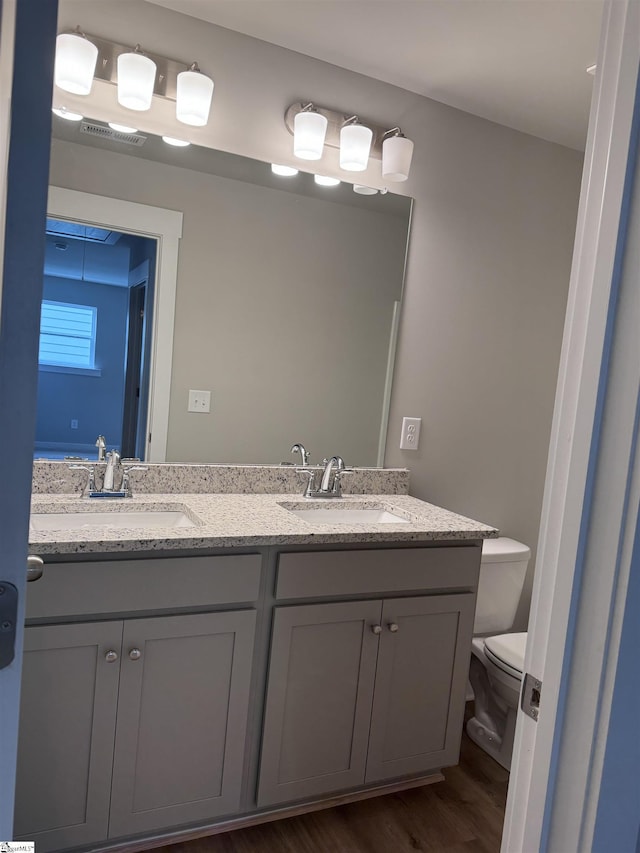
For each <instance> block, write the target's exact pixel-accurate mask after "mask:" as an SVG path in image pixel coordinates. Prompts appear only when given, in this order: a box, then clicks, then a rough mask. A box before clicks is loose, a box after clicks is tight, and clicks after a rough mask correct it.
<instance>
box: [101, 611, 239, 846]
mask: <svg viewBox="0 0 640 853" xmlns="http://www.w3.org/2000/svg"><path fill="white" fill-rule="evenodd" d="M254 630H255V611H252V610H245V611H234V612H227V613H203V614H196V615H191V616H170V617H163V618H148V619H135V620H131V621H128V622H126V623H125V629H124V637H123V652H122V665H121V676H120V697H119V703H118V724H117V731H116V748H115V758H114V765H113V785H112V797H111V820H110V824H109V836H110V837H111V838H113V837H118V836H122V835H129V834H132V833H136V832H144V831H147V830H151V829H159V828H162V827H165V826H173V825H178V824H182V823H190V822H196V821H202V820H207V819H209V818H213V817H216V816H218V815H223V814H230V813H232V812H234V811H237V810H238V809H239V806H240V787H241V781H242V766H243V757H244V742H245V733H246V722H247V712H248V704H249V682H250V674H251V661H252V656H253V639H254Z"/></svg>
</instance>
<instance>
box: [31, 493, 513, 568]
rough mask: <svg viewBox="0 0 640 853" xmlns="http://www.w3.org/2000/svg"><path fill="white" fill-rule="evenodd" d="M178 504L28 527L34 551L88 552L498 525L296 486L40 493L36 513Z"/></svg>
mask: <svg viewBox="0 0 640 853" xmlns="http://www.w3.org/2000/svg"><path fill="white" fill-rule="evenodd" d="M282 504H285V505H286V506H287V507H289V508H290V509H294V508H299V509H310V508H314V507H319V508H322V509H328V508H335V507H339V508H340V509H346V508H349V507H352V506H353V505H354V504H356V505H358V506H361V507H365V508H370V509H386V510H388V511H389V512H393V513H395V514H396V515H400V516H402V517H403V518H405V519H407V520H408V521H409V522H410V523H409V524H400V523H398V524H372V523H366V524H363V523H358V524H325V523H310V522H308V521H303V520H302V519H300V518H298V517H297V516H295V515H293V514H292V513H290V512H289V511H288V509H286V508H285V507H283V506H282ZM145 510H146V511H149V510H180V511H182V512H184V513H185V515H187V516H188V517H189V519H190V520H191V521H192V522H194V526H193V527H176V528H168V527H154V528H137V529H132V528H122V527H118V528H115V527H105V526H102V527H98V526H88V525H87V526H83V527H82V528H73V529H69V530H46V531H45V530H39V531H36V530H31V531H30V534H29V547H30V551H31V553H35V554H40V555H45V554H86V553H94V554H95V553H100V554H110V553H123V552H134V551H168V550H198V549H204V548H237V547H259V546H265V545H283V544H289V545H312V544H316V543H317V544H318V545H321V544H322V545H326V544H331V543H358V542H362V543H365V542H409V541H416V542H420V541H437V540H451V539H456V540H460V539H486V538H490V537H491V538H493V537H495V536H497V535H498V531H497V530H496V529H495V528H493V527H489V526H488V525H486V524H482V523H480V522H478V521H472V520H471V519H469V518H465V517H464V516H461V515H456V514H455V513H453V512H449V511H448V510H446V509H442V508H441V507H438V506H434V505H433V504H429V503H425V502H424V501H421V500H418V499H417V498H413V497H410V496H409V495H400V494H394V495H389V494H386V495H371V494H370V495H349V496H346V497H343V498H341V499H339V500H322V501H314V500H304V499H303V498H301V497H300V495H299V494H142V493H141V494H138V495H135V496H134V497H133V498H125V499H107V500H104V499H102V500H100V499H90V498H78V497H74V496H72V495H62V494H55V495H52V494H40V495H34V496H33V498H32V514H33V513H51V512H56V513H65V514H67V513H77V512H83V513H85V512H86V513H93V512H100V513H103V512H105V511H107V512H114V513H118V512H126V511H145Z"/></svg>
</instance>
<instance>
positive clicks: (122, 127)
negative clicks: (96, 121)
mask: <svg viewBox="0 0 640 853" xmlns="http://www.w3.org/2000/svg"><path fill="white" fill-rule="evenodd" d="M108 124H109V127H110V128H111V130H116V131H118V133H137V132H138V128H137V127H129V125H128V124H116V123H115V122H113V121H110V122H109V123H108Z"/></svg>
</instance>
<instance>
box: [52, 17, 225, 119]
mask: <svg viewBox="0 0 640 853" xmlns="http://www.w3.org/2000/svg"><path fill="white" fill-rule="evenodd" d="M94 79H96V80H101V81H104V82H106V83H111V84H112V85H115V86H117V99H118V103H119V104H120V105H121V106H122V107H125V108H126V109H129V110H136V111H140V112H142V111H145V110H148V109H150V108H151V104H152V98H153V96H154V95H155V96H156V97H158V98H163V99H165V100H170V101H174V102H175V105H176V118H177V120H178V121H180V122H182V123H183V124H188V125H191V126H194V127H204V125H206V124H207V122H208V120H209V112H210V109H211V99H212V96H213V87H214V83H213V80H212V79H211V78H210V77H207V75H206V74H203V73H202V71H201V70H200V68H199V67H198V63H197V62H192V63H187V62H183V61H178V60H175V59H168V58H167V57H165V56H158V55H156V54H152V53H147V52H144V53H143V51H142V50H141V48H140V45H139V44H137V45H136V46H135V48H134V49H133V50H131V48H130V47H127V46H125V45H122V44H116V43H115V42H111V41H107V40H106V39H103V38H100V37H98V36H93V35H85V34H84V33H83V32H81V30H80V27H77V28H76V31H75V32H73V33H61V34H60V35H59V36H58V37H57V39H56V60H55V83H56V85H57V86H58V87H60V88H62V89H66V90H67V91H68V92H72V93H73V94H75V95H88V94H89V93H90V92H91V87H92V84H93V80H94ZM56 106H58V105H57V104H56ZM129 130H131V129H130V128H129ZM123 132H125V131H123Z"/></svg>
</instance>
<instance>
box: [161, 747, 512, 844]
mask: <svg viewBox="0 0 640 853" xmlns="http://www.w3.org/2000/svg"><path fill="white" fill-rule="evenodd" d="M444 774H445V777H446V780H445V781H444V782H439V783H436V784H434V785H427V786H425V787H423V788H413V789H411V790H409V791H403V792H402V793H399V794H388V795H387V796H384V797H377V798H375V799H371V800H365V801H363V802H358V803H351V804H349V805H345V806H339V807H338V808H333V809H326V810H325V811H319V812H314V813H312V814H307V815H302V816H301V817H292V818H287V819H284V820H279V821H275V822H273V823H267V824H263V825H262V826H255V827H252V828H250V829H238V830H236V831H235V832H229V833H226V834H224V835H215V836H211V837H210V838H203V839H200V840H198V841H190V842H188V843H184V844H173V845H171V846H169V847H163V848H161V850H160V853H416V851H423V853H497V851H499V850H500V838H501V836H502V823H503V820H504V807H505V802H506V796H507V783H508V779H509V774H508V773H507V771H506V770H503V768H502V767H500V765H499V764H496V762H495V761H494V760H493V759H492V758H489V756H488V755H487V754H486V753H484V752H483V751H482V750H481V749H480V748H479V747H477V746H476V745H475V744H474V743H472V742H471V741H470V740H469V739H468V738H467V736H466V735H464V736H463V740H462V752H461V758H460V764H459V765H458V766H457V767H451V768H449V769H448V770H445V771H444Z"/></svg>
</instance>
